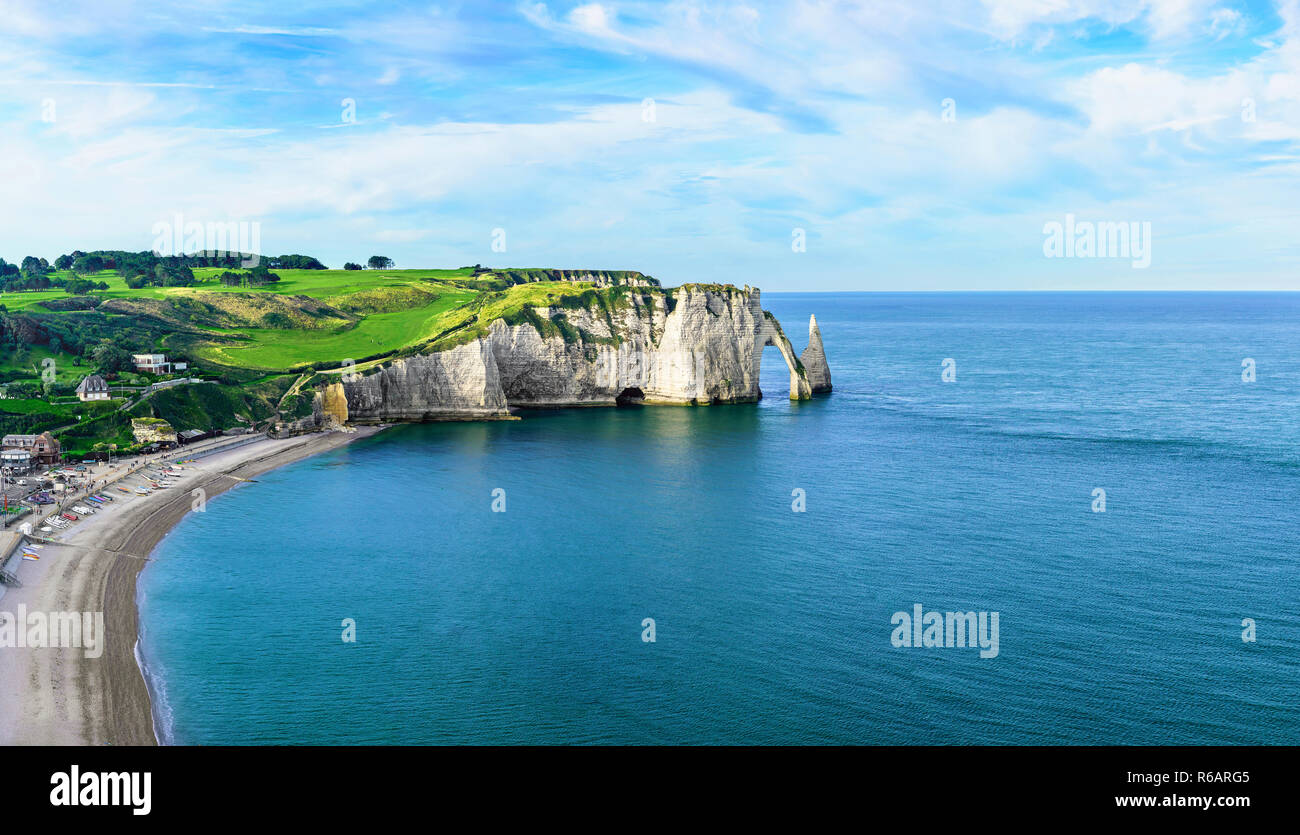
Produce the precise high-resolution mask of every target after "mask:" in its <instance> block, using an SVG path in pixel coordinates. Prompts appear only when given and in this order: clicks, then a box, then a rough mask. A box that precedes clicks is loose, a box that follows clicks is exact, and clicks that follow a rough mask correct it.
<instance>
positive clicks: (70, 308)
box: [0, 267, 738, 380]
mask: <svg viewBox="0 0 1300 835" xmlns="http://www.w3.org/2000/svg"><path fill="white" fill-rule="evenodd" d="M227 272H228V271H226V270H223V269H219V268H195V269H194V270H193V274H194V280H195V282H194V284H192V285H191V286H181V287H159V286H146V287H139V288H134V289H133V288H131V287H128V286H127V284H126V282H125V280H124V279H123V278H122V277H121V276H120V275H118V274H117V273H115V272H111V271H104V272H101V273H98V274H95V275H92V276H87V278H90V279H91V280H92V281H94V282H104V283H105V284H107V289H104V290H92V291H90V292H89V293H84V294H82V295H78V296H72V295H69V294H68V293H67V292H65V291H64V290H62V289H50V290H36V291H25V292H12V293H3V294H0V305H3V306H4V309H5V311H4V312H3V315H4V316H6V317H8V318H9V319H10V320H12V323H13V324H14V327H15V328H18V327H22V328H24V329H26V330H28V331H34V332H35V336H30V335H29V338H27V339H26V341H27V342H28V343H29V344H28V345H27V346H26V348H25V350H17V351H3V350H0V373H4V372H6V371H7V372H9V373H10V376H11V377H14V375H16V374H18V373H19V372H26V371H30V372H39V371H40V370H41V363H42V361H43V360H45V359H46V358H47V357H52V358H53V359H54V360H55V367H56V369H57V373H58V374H59V375H60V376H59V379H60V380H62V379H64V378H66V377H78V378H79V377H80V376H84V374H86V373H89V371H90V370H91V367H92V366H93V363H89V362H87V358H86V357H84V356H80V357H79V356H77V355H76V350H75V347H74V349H73V351H68V350H67V347H68V346H70V345H75V343H76V342H77V341H78V340H79V338H81V337H84V338H81V339H80V341H81V342H82V343H83V345H84V344H86V343H88V342H89V341H90V340H91V339H92V338H93V339H94V340H95V341H96V342H99V341H102V340H104V339H112V340H113V341H114V342H117V343H119V344H122V345H123V346H124V347H125V348H127V350H131V351H163V352H166V353H168V354H169V355H172V356H178V357H181V358H185V359H190V360H192V361H193V362H194V363H195V364H196V366H198V367H200V368H202V369H204V370H207V371H210V372H212V373H213V374H214V375H221V374H226V375H227V376H235V377H237V378H239V379H248V380H252V379H260V378H264V377H265V375H267V374H277V373H301V372H304V371H309V370H327V369H335V368H339V367H341V366H342V365H344V364H347V363H348V362H349V361H350V362H351V363H352V364H354V365H355V366H358V367H365V366H368V365H371V364H373V363H375V362H377V361H381V360H384V359H387V358H391V357H394V356H399V355H405V354H410V353H415V352H417V351H422V350H440V349H444V348H448V347H452V346H454V345H456V344H461V343H463V342H465V341H468V340H470V339H472V338H474V337H476V336H480V335H482V334H483V333H486V330H487V327H488V326H489V325H490V324H491V323H492V321H493V320H495V319H505V320H506V321H508V322H510V323H512V324H517V323H519V322H522V321H526V320H527V321H532V320H534V319H536V318H537V316H536V314H535V312H532V311H534V310H535V309H536V308H546V307H557V308H569V309H579V308H585V309H589V310H604V311H606V312H609V311H612V310H616V309H618V308H620V307H623V306H626V305H630V304H632V296H633V295H637V296H640V297H641V298H642V300H643V301H647V300H649V299H650V297H652V296H660V297H664V298H666V299H667V300H668V301H667V306H668V307H669V309H671V306H672V294H673V291H672V290H668V289H665V288H663V287H661V285H660V283H659V281H658V280H657V279H655V278H652V277H650V276H647V275H645V274H643V273H640V272H637V271H634V270H569V269H565V270H559V269H542V268H484V267H463V268H460V269H427V270H396V269H388V270H298V269H277V270H274V272H275V274H276V275H278V276H279V281H276V282H274V283H270V284H264V285H259V286H256V287H252V286H248V285H243V286H240V285H234V286H231V285H230V284H229V283H226V282H223V281H222V278H221V276H222V274H223V273H227ZM235 272H238V271H235ZM52 275H54V276H61V275H62V274H61V273H57V272H56V273H53V274H52ZM227 277H228V276H227ZM690 286H691V287H700V288H704V289H710V290H718V291H721V292H738V291H736V290H735V288H731V287H729V286H726V285H690ZM537 324H538V326H539V328H546V327H548V325H547V323H545V322H540V323H537ZM42 336H43V337H44V338H42ZM236 372H238V374H236Z"/></svg>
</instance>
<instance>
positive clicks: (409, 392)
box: [319, 285, 830, 423]
mask: <svg viewBox="0 0 1300 835" xmlns="http://www.w3.org/2000/svg"><path fill="white" fill-rule="evenodd" d="M623 298H625V299H626V302H624V303H622V304H619V305H613V306H589V307H586V308H582V307H579V308H577V309H572V308H558V307H551V308H534V309H533V310H532V312H533V313H535V314H536V317H535V321H537V322H541V323H542V324H543V327H542V328H540V329H539V327H538V326H537V325H536V324H535V322H530V321H521V322H520V323H518V324H509V323H508V322H507V321H506V320H503V319H497V320H496V321H495V322H493V323H492V325H491V326H490V328H488V331H487V335H486V336H483V337H479V338H477V339H474V340H473V341H471V342H469V343H467V344H464V345H460V346H458V347H455V348H452V349H450V350H445V351H438V352H434V353H427V354H420V355H416V356H413V357H408V358H405V359H399V360H394V361H393V362H392V363H391V365H389V366H388V367H386V368H383V369H382V370H377V371H373V372H370V373H368V374H366V375H364V376H360V375H357V376H358V378H357V379H352V380H343V381H341V382H339V383H335V384H333V385H331V386H329V387H327V389H326V390H325V391H323V392H322V394H321V399H320V401H319V405H321V407H322V409H323V411H324V412H326V413H327V414H329V415H330V416H331V417H332V418H333V419H334V420H338V421H352V422H362V423H364V422H388V421H406V420H436V419H466V420H474V419H483V418H493V417H505V416H507V415H509V407H512V406H513V407H559V406H613V405H615V404H616V403H618V402H620V401H625V402H645V403H665V404H684V405H686V404H689V405H708V404H713V403H743V402H752V401H756V400H758V399H759V398H760V397H762V392H761V391H760V390H759V383H758V380H759V364H760V362H761V359H762V353H763V348H764V346H767V345H774V346H776V347H777V349H778V350H779V351H780V354H781V356H782V357H783V359H784V360H785V362H786V365H787V367H788V368H789V371H790V397H791V399H795V400H803V399H807V398H808V397H810V396H811V394H812V392H813V390H814V389H813V385H812V381H811V380H810V377H809V375H808V373H807V372H806V371H805V368H804V366H803V365H802V364H801V363H800V361H799V360H798V359H797V358H796V356H795V353H794V349H793V347H792V346H791V345H790V342H789V340H787V339H786V337H785V334H784V333H783V332H782V330H781V326H780V323H778V322H777V321H776V319H775V317H773V316H772V315H771V314H769V313H766V312H765V311H764V310H763V309H762V305H761V301H760V296H759V291H758V290H751V289H749V288H745V289H744V290H738V289H736V288H734V287H728V286H719V285H708V286H703V285H687V286H685V287H680V288H677V289H675V290H672V291H663V290H659V289H658V288H654V289H652V290H651V289H646V290H645V291H643V292H635V293H629V294H627V295H626V296H624V297H623ZM544 332H545V335H544ZM817 345H818V355H819V356H821V360H820V369H821V370H819V372H818V373H819V374H821V373H823V372H824V378H825V383H826V390H829V382H830V373H829V370H826V369H825V357H824V355H821V354H820V334H819V335H818V343H817ZM810 348H811V346H810ZM805 354H806V355H807V352H805ZM820 379H822V378H821V377H819V378H818V380H820Z"/></svg>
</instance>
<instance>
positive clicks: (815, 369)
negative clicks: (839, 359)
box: [799, 315, 831, 394]
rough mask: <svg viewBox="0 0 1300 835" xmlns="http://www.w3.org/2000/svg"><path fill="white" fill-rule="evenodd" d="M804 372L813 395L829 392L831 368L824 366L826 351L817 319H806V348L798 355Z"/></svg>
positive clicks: (814, 317) (810, 317)
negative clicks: (823, 347)
mask: <svg viewBox="0 0 1300 835" xmlns="http://www.w3.org/2000/svg"><path fill="white" fill-rule="evenodd" d="M799 362H801V363H803V367H804V371H806V372H807V374H808V384H809V385H810V386H812V392H813V394H821V393H824V392H828V391H830V390H831V368H830V366H829V365H827V364H826V351H825V350H823V349H822V332H821V329H820V328H818V327H817V317H816V316H815V315H814V316H809V317H808V347H807V348H804V349H803V353H802V354H800V355H799Z"/></svg>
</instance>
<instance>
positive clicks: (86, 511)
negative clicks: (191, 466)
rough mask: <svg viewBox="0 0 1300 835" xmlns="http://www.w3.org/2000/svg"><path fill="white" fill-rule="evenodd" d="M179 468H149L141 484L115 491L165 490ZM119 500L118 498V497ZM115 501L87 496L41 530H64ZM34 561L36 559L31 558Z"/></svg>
mask: <svg viewBox="0 0 1300 835" xmlns="http://www.w3.org/2000/svg"><path fill="white" fill-rule="evenodd" d="M180 473H181V468H180V467H179V466H175V465H172V466H166V467H156V468H155V467H151V468H148V469H146V470H145V472H144V473H143V474H141V478H142V483H140V484H138V485H136V486H135V487H125V486H122V485H120V484H119V485H116V487H117V489H118V490H120V491H122V492H123V493H126V494H128V495H137V496H147V495H149V494H150V493H152V492H153V491H155V490H166V489H167V488H169V487H172V486H173V485H174V483H175V480H176V479H178V478H180ZM119 498H120V497H119ZM112 501H115V499H114V497H113V496H110V495H108V493H107V492H103V493H93V494H90V495H87V496H86V497H85V498H84V499H83V500H82V502H81V503H80V504H75V505H73V506H72V507H70V508H69V509H68V510H66V511H64V512H63V513H60V514H58V515H56V516H50V517H49V518H47V519H46V520H45V525H44V526H43V527H42V528H41V530H42V531H44V532H46V533H52V532H53V531H55V530H65V529H67V528H68V527H70V526H71V525H72V523H73V522H76V521H78V520H79V519H80V518H81V517H82V516H91V515H94V514H95V513H97V512H99V511H100V510H103V509H104V508H105V507H106V506H107V505H108V503H109V502H112ZM23 559H28V557H27V554H26V553H24V554H23ZM31 559H36V557H34V556H33V557H31Z"/></svg>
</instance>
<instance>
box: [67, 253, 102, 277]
mask: <svg viewBox="0 0 1300 835" xmlns="http://www.w3.org/2000/svg"><path fill="white" fill-rule="evenodd" d="M102 269H104V259H103V258H100V257H99V256H98V255H82V256H81V257H80V258H78V259H77V260H75V261H73V262H72V271H73V272H74V273H76V274H77V275H90V274H91V273H97V272H99V271H100V270H102Z"/></svg>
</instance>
